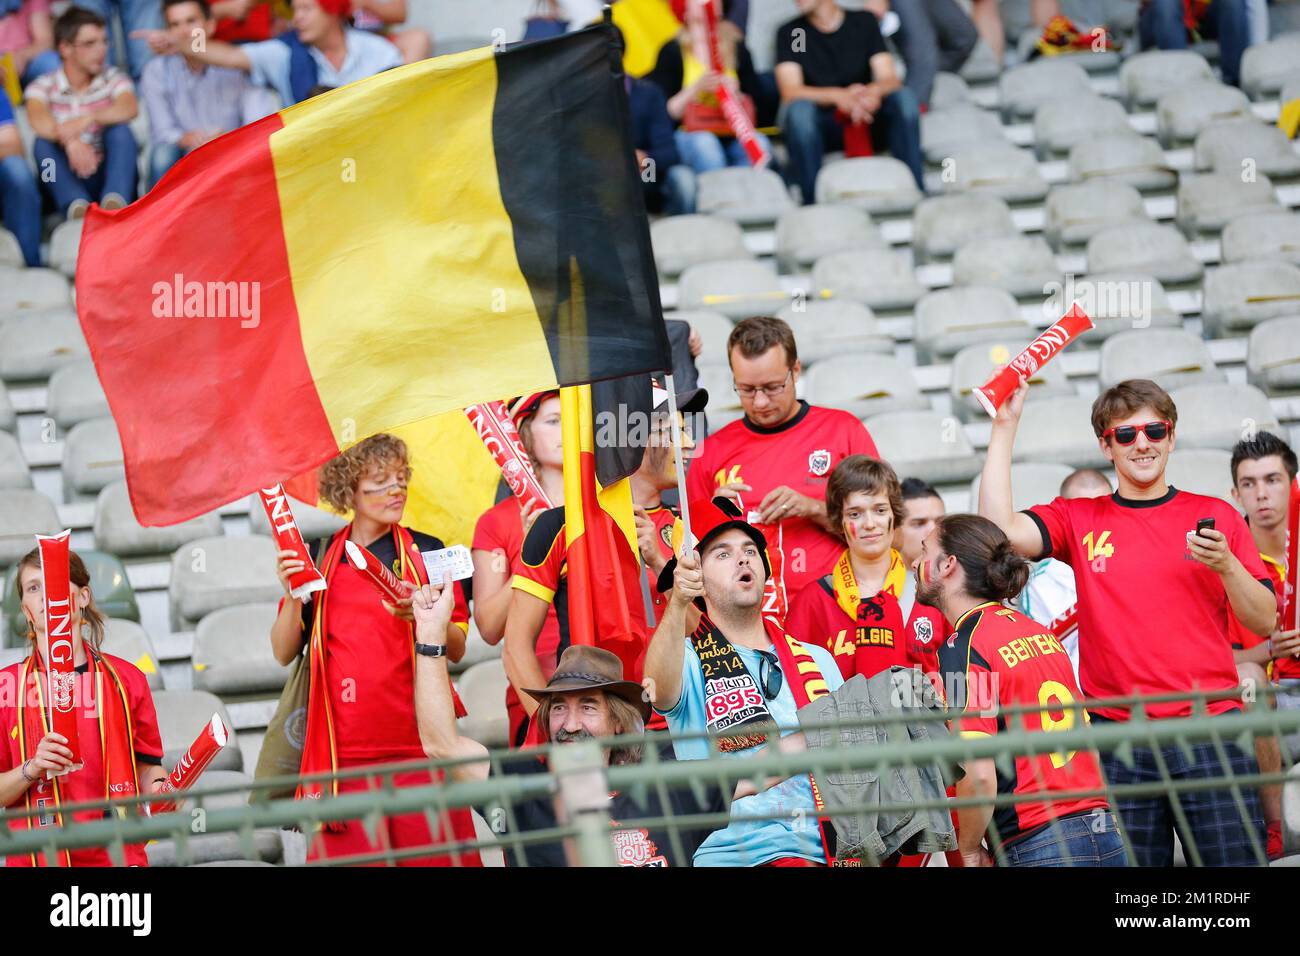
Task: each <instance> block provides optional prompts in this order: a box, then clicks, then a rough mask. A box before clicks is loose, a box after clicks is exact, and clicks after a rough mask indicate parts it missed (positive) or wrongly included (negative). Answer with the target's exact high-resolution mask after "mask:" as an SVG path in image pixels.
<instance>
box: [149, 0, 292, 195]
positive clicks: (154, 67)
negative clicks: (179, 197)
mask: <svg viewBox="0 0 1300 956" xmlns="http://www.w3.org/2000/svg"><path fill="white" fill-rule="evenodd" d="M162 7H163V18H164V19H165V20H166V21H167V30H168V32H169V33H171V35H172V38H173V40H174V41H175V44H176V46H177V48H178V49H180V50H181V51H182V52H181V53H174V54H170V55H168V56H159V57H154V58H153V59H152V60H150V61H149V62H148V64H146V66H145V68H144V76H143V77H142V78H141V79H140V95H141V97H142V98H143V99H144V105H145V109H146V110H147V111H148V114H149V186H150V188H152V187H153V185H154V183H156V182H158V180H159V179H161V178H162V175H163V173H165V172H167V170H169V169H171V168H172V166H173V165H175V163H176V161H177V160H178V159H180V158H181V157H182V156H184V155H185V154H186V153H188V152H190V151H191V150H193V149H197V148H198V147H200V146H202V145H203V144H204V143H206V142H208V141H209V140H212V139H216V138H217V137H218V136H220V135H221V134H222V133H228V132H230V131H231V130H232V129H236V128H238V127H240V126H243V125H244V124H245V123H251V122H253V121H254V120H258V119H261V118H262V117H263V116H266V115H268V114H270V113H273V112H275V108H276V104H275V103H274V102H273V97H272V96H271V95H270V92H269V91H267V90H265V89H262V88H261V87H257V86H254V85H253V82H252V81H251V80H250V79H249V78H248V74H247V73H242V72H240V71H239V70H230V69H226V68H225V67H220V66H208V65H207V64H206V63H203V62H202V61H201V60H197V59H195V58H194V57H193V55H192V54H191V53H190V50H191V48H192V46H193V45H194V44H192V43H191V42H190V40H191V38H192V37H194V36H196V35H197V36H211V35H212V31H213V29H214V28H215V26H216V22H215V21H214V20H213V18H212V11H211V9H210V8H209V7H208V2H207V0H163V5H162Z"/></svg>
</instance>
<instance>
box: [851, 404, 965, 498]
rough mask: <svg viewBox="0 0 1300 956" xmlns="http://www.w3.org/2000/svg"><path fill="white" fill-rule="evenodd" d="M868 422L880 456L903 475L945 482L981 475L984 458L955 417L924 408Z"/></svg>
mask: <svg viewBox="0 0 1300 956" xmlns="http://www.w3.org/2000/svg"><path fill="white" fill-rule="evenodd" d="M865 424H866V426H867V431H869V432H871V437H872V438H873V439H875V442H876V447H877V448H878V449H879V450H880V455H881V457H882V458H884V459H885V460H886V461H888V462H889V463H890V464H891V465H893V466H894V471H896V472H897V473H898V474H900V475H908V476H914V477H917V478H920V479H922V480H923V481H928V482H929V483H930V484H933V485H942V484H950V483H952V482H958V481H968V480H970V479H971V478H973V477H974V476H975V475H977V474H979V471H980V467H981V458H980V456H979V455H977V454H976V453H975V449H974V447H972V445H971V443H970V440H969V439H967V437H966V432H965V431H963V430H962V427H961V423H960V422H958V421H957V419H955V418H951V417H949V418H945V417H944V416H942V415H940V414H939V413H937V412H934V411H930V410H929V409H924V410H918V411H894V412H887V413H885V414H883V415H876V416H873V417H872V418H869V419H867V421H866V423H865Z"/></svg>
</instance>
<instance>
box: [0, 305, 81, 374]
mask: <svg viewBox="0 0 1300 956" xmlns="http://www.w3.org/2000/svg"><path fill="white" fill-rule="evenodd" d="M89 357H90V349H89V348H88V347H87V346H86V340H85V338H84V337H83V336H82V334H81V324H80V323H79V322H78V321H77V315H76V313H75V312H73V311H72V310H71V309H68V308H62V309H46V310H41V311H37V312H24V313H23V314H21V315H16V316H11V317H10V318H3V317H0V379H3V380H4V381H6V382H34V381H44V380H45V379H48V378H49V377H50V375H51V374H52V373H53V372H54V371H55V369H57V368H59V367H60V366H62V365H67V364H68V363H69V362H77V361H81V360H83V359H87V358H89Z"/></svg>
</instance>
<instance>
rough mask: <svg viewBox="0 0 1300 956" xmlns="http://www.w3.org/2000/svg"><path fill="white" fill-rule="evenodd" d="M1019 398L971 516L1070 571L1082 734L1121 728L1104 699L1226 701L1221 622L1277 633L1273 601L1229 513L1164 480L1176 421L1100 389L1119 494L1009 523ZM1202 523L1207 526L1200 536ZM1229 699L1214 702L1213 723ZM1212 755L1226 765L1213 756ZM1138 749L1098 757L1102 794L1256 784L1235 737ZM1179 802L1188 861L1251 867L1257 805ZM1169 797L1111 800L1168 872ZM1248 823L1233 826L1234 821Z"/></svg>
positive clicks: (1233, 680) (1134, 389) (1120, 714)
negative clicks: (1112, 725)
mask: <svg viewBox="0 0 1300 956" xmlns="http://www.w3.org/2000/svg"><path fill="white" fill-rule="evenodd" d="M1027 391H1028V389H1027V387H1026V386H1025V385H1021V387H1020V389H1018V390H1017V391H1016V393H1015V394H1014V395H1012V397H1011V398H1010V399H1008V400H1007V402H1006V403H1005V404H1004V405H1003V406H1002V408H1001V409H999V411H998V414H997V417H996V418H995V419H994V421H993V429H992V433H991V435H990V438H989V447H988V457H987V459H986V461H985V464H984V472H983V475H982V477H981V479H980V492H979V510H980V514H981V515H983V516H985V517H986V518H989V519H991V520H992V521H993V522H994V523H996V524H997V525H998V526H999V527H1000V528H1002V530H1003V531H1004V532H1005V533H1006V535H1007V537H1008V538H1010V539H1011V543H1012V544H1013V546H1014V547H1015V548H1016V550H1017V551H1018V552H1020V553H1021V554H1022V555H1024V556H1025V557H1027V558H1030V559H1032V560H1039V559H1042V558H1046V557H1055V558H1057V559H1059V560H1061V561H1064V562H1066V563H1067V564H1069V565H1070V566H1071V567H1072V568H1073V569H1074V574H1075V584H1076V587H1077V588H1078V593H1079V604H1078V619H1079V634H1080V641H1079V677H1080V684H1081V685H1082V689H1083V692H1084V695H1085V696H1086V697H1087V698H1089V699H1090V700H1091V701H1093V703H1092V705H1091V706H1090V707H1089V714H1090V715H1091V718H1092V721H1093V723H1094V724H1101V723H1104V722H1105V721H1127V720H1128V719H1129V718H1130V713H1131V708H1130V706H1129V705H1127V704H1108V703H1106V702H1105V699H1106V698H1117V697H1132V696H1138V695H1141V696H1155V695H1166V696H1168V695H1177V694H1205V695H1209V694H1215V693H1224V692H1228V693H1231V694H1235V693H1236V691H1237V687H1238V683H1237V669H1236V665H1235V664H1234V662H1233V654H1232V645H1231V643H1230V622H1231V619H1232V615H1234V614H1235V615H1236V617H1237V619H1238V620H1239V621H1240V622H1241V623H1242V625H1243V626H1245V627H1246V628H1248V629H1249V630H1251V631H1253V632H1254V633H1256V634H1260V635H1266V634H1268V633H1270V632H1271V631H1272V629H1273V624H1274V620H1275V618H1276V616H1277V603H1276V601H1275V599H1274V597H1273V592H1272V589H1271V587H1270V585H1269V583H1268V573H1267V572H1266V571H1265V569H1264V565H1263V562H1262V561H1261V560H1260V558H1259V552H1258V550H1257V549H1256V548H1255V545H1254V542H1253V540H1252V539H1251V536H1250V530H1249V529H1248V528H1247V527H1246V523H1245V522H1244V521H1242V519H1241V516H1240V515H1239V514H1237V512H1236V511H1235V510H1234V509H1233V508H1232V506H1231V505H1229V504H1228V503H1227V502H1226V501H1223V500H1222V499H1219V498H1210V497H1207V496H1205V495H1196V494H1191V493H1189V492H1186V491H1179V490H1178V489H1176V488H1173V487H1171V486H1170V485H1169V484H1168V483H1167V482H1166V481H1165V466H1166V464H1167V462H1168V459H1169V453H1170V452H1171V451H1173V448H1174V441H1175V427H1176V425H1177V423H1178V409H1177V408H1175V406H1174V403H1173V400H1172V399H1171V398H1170V397H1169V395H1168V394H1167V393H1166V392H1165V390H1164V389H1162V388H1161V387H1160V386H1159V385H1157V384H1156V383H1155V382H1152V381H1149V380H1147V379H1131V380H1129V381H1125V382H1120V383H1119V384H1118V385H1115V386H1113V387H1112V388H1110V389H1107V390H1106V391H1105V392H1104V393H1103V394H1102V395H1101V396H1100V397H1099V398H1098V399H1097V400H1096V402H1094V403H1093V406H1092V427H1093V431H1094V433H1095V434H1096V435H1097V438H1098V441H1099V442H1100V445H1101V451H1102V454H1103V455H1105V457H1106V458H1107V460H1109V461H1111V462H1112V463H1113V464H1114V466H1115V473H1116V476H1117V477H1118V480H1119V490H1118V491H1116V492H1115V493H1114V494H1111V495H1099V496H1097V497H1093V498H1073V499H1065V498H1057V499H1056V500H1055V501H1053V502H1051V503H1050V504H1046V505H1036V506H1034V507H1033V508H1030V509H1029V510H1028V511H1022V512H1016V511H1015V510H1014V509H1013V508H1012V504H1011V501H1012V497H1011V453H1012V446H1013V444H1014V442H1015V434H1016V426H1017V424H1018V423H1019V419H1020V413H1021V410H1022V408H1023V406H1024V400H1025V393H1026V392H1027ZM1205 519H1212V521H1213V525H1212V526H1208V527H1207V522H1206V521H1205ZM1240 707H1241V701H1240V700H1239V699H1236V698H1234V697H1230V696H1224V697H1221V698H1220V699H1217V700H1210V701H1208V702H1207V704H1206V708H1207V710H1208V712H1209V713H1210V714H1212V715H1213V714H1223V713H1227V712H1233V711H1236V710H1238V709H1239V708H1240ZM1144 711H1145V716H1146V717H1147V718H1150V719H1169V718H1177V717H1186V716H1189V715H1190V714H1191V713H1192V711H1193V702H1192V700H1191V699H1188V698H1184V699H1175V700H1164V701H1158V702H1150V703H1146V704H1145V705H1144ZM1218 746H1221V747H1222V758H1221V757H1220V753H1219V750H1218ZM1218 746H1216V744H1215V743H1214V742H1193V743H1191V744H1190V748H1189V749H1184V748H1183V747H1181V746H1178V745H1176V744H1174V745H1166V746H1162V747H1161V748H1160V749H1159V750H1158V751H1154V750H1152V749H1151V748H1148V747H1140V746H1139V747H1134V748H1133V750H1132V754H1131V755H1128V754H1126V755H1125V757H1126V758H1127V759H1120V758H1119V757H1117V756H1116V754H1115V753H1112V752H1103V753H1102V755H1101V757H1102V766H1103V769H1104V771H1105V776H1106V779H1107V781H1108V782H1109V784H1110V785H1111V786H1112V787H1117V786H1123V785H1126V784H1147V785H1152V784H1154V785H1157V786H1158V785H1160V784H1161V783H1164V784H1165V785H1166V786H1167V785H1168V782H1169V781H1180V782H1182V781H1193V780H1205V779H1220V778H1223V777H1227V776H1229V775H1232V776H1249V775H1251V774H1255V773H1257V772H1258V765H1257V763H1256V761H1255V756H1254V754H1247V753H1246V752H1245V751H1243V750H1242V749H1241V748H1240V747H1238V746H1237V745H1236V743H1234V742H1233V741H1231V740H1224V741H1222V743H1221V744H1220V745H1218ZM1239 798H1240V799H1241V800H1242V801H1243V803H1242V805H1241V807H1242V809H1239V807H1238V804H1237V799H1238V798H1237V796H1234V794H1233V793H1232V792H1231V791H1229V790H1226V789H1224V790H1184V791H1182V792H1180V793H1179V794H1178V795H1177V797H1176V799H1177V800H1178V803H1179V805H1180V810H1181V813H1182V814H1183V815H1184V819H1185V820H1186V826H1187V828H1188V830H1189V831H1190V832H1185V831H1183V830H1182V827H1183V824H1182V823H1181V822H1180V823H1179V824H1178V828H1179V830H1180V836H1181V838H1182V842H1183V846H1184V849H1185V851H1186V853H1187V857H1188V860H1189V862H1193V863H1195V862H1199V863H1201V864H1203V865H1207V866H1243V865H1250V864H1253V863H1256V862H1259V861H1260V858H1261V854H1262V851H1263V845H1264V826H1263V819H1262V814H1261V812H1260V804H1259V797H1258V794H1257V793H1256V792H1255V791H1254V790H1244V789H1243V790H1242V791H1241V792H1240V794H1239ZM1171 799H1172V798H1171V797H1170V796H1169V795H1167V794H1164V793H1161V794H1158V795H1155V796H1138V797H1134V796H1120V797H1119V798H1118V799H1117V801H1116V805H1117V809H1118V810H1119V813H1120V815H1121V817H1122V818H1123V821H1124V828H1125V830H1126V831H1127V834H1128V837H1129V840H1130V843H1131V845H1132V847H1133V850H1134V858H1135V860H1136V862H1137V863H1138V864H1139V865H1142V866H1171V865H1172V864H1173V837H1174V830H1175V810H1174V807H1173V806H1172V804H1171ZM1243 810H1244V815H1243Z"/></svg>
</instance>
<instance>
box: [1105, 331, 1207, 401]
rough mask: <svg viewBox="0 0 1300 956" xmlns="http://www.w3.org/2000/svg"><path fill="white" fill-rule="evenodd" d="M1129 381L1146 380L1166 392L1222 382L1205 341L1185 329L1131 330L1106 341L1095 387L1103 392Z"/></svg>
mask: <svg viewBox="0 0 1300 956" xmlns="http://www.w3.org/2000/svg"><path fill="white" fill-rule="evenodd" d="M1130 378H1149V379H1151V380H1152V381H1154V382H1155V383H1156V384H1157V385H1159V386H1160V387H1161V388H1163V389H1165V390H1166V391H1169V390H1170V389H1174V388H1178V387H1180V386H1183V385H1196V384H1199V383H1201V382H1222V381H1225V379H1224V375H1223V372H1222V370H1220V369H1219V368H1217V367H1216V366H1215V364H1214V359H1213V357H1211V355H1210V349H1209V346H1207V345H1206V344H1205V340H1204V339H1202V338H1201V337H1200V336H1199V335H1196V334H1195V333H1193V332H1189V331H1187V330H1186V329H1133V330H1131V331H1128V332H1119V333H1117V334H1115V335H1112V336H1111V337H1110V338H1108V339H1107V340H1106V342H1105V344H1104V345H1102V347H1101V360H1100V367H1099V370H1098V373H1097V385H1098V386H1099V387H1100V388H1103V389H1106V388H1110V387H1111V386H1112V385H1116V384H1118V383H1120V382H1122V381H1124V380H1126V379H1130Z"/></svg>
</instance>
